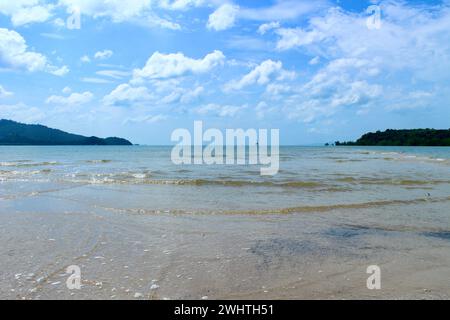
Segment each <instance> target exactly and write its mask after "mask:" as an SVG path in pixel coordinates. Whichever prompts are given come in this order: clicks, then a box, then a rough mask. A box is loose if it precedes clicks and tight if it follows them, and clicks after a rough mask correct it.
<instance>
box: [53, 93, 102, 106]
mask: <svg viewBox="0 0 450 320" xmlns="http://www.w3.org/2000/svg"><path fill="white" fill-rule="evenodd" d="M93 97H94V95H93V94H92V93H91V92H89V91H85V92H83V93H77V92H74V93H72V94H70V95H69V96H67V97H63V96H56V95H52V96H50V97H48V98H47V100H46V101H45V102H46V103H48V104H56V105H61V106H79V105H83V104H86V103H88V102H90V101H91V100H92V98H93Z"/></svg>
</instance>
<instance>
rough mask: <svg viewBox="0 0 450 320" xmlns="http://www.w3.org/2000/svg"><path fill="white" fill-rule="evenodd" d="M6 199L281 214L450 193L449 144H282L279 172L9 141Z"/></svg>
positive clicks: (2, 158)
mask: <svg viewBox="0 0 450 320" xmlns="http://www.w3.org/2000/svg"><path fill="white" fill-rule="evenodd" d="M0 150H1V151H0V190H1V194H0V197H2V198H11V197H22V196H33V195H38V194H48V195H50V194H52V193H55V192H58V193H59V194H60V195H62V196H70V197H72V198H76V199H77V200H79V201H84V202H89V203H94V202H95V203H96V205H98V206H101V207H105V208H111V209H112V210H125V211H127V210H129V211H130V212H135V211H139V212H143V213H154V212H159V211H164V212H179V213H183V212H188V213H190V212H199V213H283V212H295V211H308V210H314V209H318V210H326V209H327V208H328V209H332V208H334V207H335V206H343V207H345V206H355V205H357V206H358V205H359V206H371V205H378V204H379V202H381V201H382V202H386V203H385V204H386V205H389V204H390V202H391V203H392V204H396V202H398V201H406V202H407V201H418V200H420V199H423V198H424V197H425V198H428V197H430V196H431V197H433V198H435V199H441V200H442V201H444V200H445V199H446V197H448V196H450V170H449V168H450V148H429V147H417V148H415V147H339V148H334V147H282V148H281V149H280V170H279V173H278V174H277V175H275V176H261V175H260V167H261V166H260V165H181V166H180V165H174V164H173V163H172V162H171V159H170V152H171V147H145V146H132V147H98V146H92V147H91V146H84V147H1V148H0Z"/></svg>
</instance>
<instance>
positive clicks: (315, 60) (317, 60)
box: [308, 56, 320, 66]
mask: <svg viewBox="0 0 450 320" xmlns="http://www.w3.org/2000/svg"><path fill="white" fill-rule="evenodd" d="M319 62H320V57H318V56H316V57H314V58H312V59H311V60H309V62H308V63H309V64H310V65H312V66H314V65H316V64H318V63H319Z"/></svg>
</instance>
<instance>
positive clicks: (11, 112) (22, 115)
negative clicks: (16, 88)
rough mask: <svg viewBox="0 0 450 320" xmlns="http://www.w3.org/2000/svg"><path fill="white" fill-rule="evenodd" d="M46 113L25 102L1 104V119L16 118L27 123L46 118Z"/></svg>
mask: <svg viewBox="0 0 450 320" xmlns="http://www.w3.org/2000/svg"><path fill="white" fill-rule="evenodd" d="M45 116H46V115H45V113H44V112H42V110H40V109H39V108H36V107H30V106H28V105H26V104H24V103H18V104H13V105H0V119H14V120H15V121H20V122H25V123H37V122H39V121H41V120H43V119H44V118H45Z"/></svg>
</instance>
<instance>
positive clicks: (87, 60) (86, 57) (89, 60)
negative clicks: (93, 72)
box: [80, 55, 91, 63]
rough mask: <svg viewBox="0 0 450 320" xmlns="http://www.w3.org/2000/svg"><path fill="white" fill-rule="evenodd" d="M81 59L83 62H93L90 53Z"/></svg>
mask: <svg viewBox="0 0 450 320" xmlns="http://www.w3.org/2000/svg"><path fill="white" fill-rule="evenodd" d="M80 61H81V62H83V63H89V62H91V58H89V56H88V55H84V56H82V57H81V58H80Z"/></svg>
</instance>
